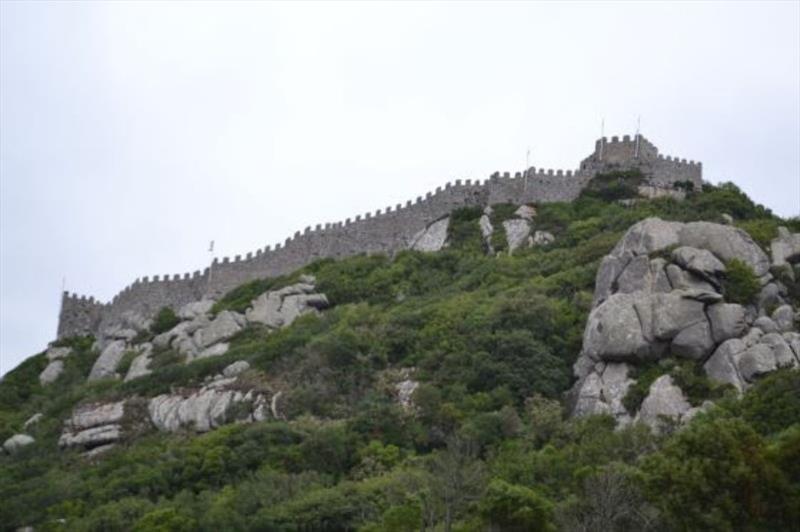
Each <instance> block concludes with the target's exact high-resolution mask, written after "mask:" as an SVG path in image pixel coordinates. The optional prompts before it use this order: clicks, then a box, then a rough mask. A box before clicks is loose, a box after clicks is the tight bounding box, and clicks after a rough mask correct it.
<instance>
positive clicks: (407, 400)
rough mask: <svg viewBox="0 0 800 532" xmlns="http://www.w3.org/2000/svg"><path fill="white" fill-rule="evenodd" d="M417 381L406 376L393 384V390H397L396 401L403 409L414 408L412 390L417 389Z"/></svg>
mask: <svg viewBox="0 0 800 532" xmlns="http://www.w3.org/2000/svg"><path fill="white" fill-rule="evenodd" d="M418 387H419V382H417V381H415V380H413V379H410V378H406V379H404V380H402V381H400V382H398V383H397V384H395V391H396V392H397V401H398V402H399V403H400V406H401V407H403V410H406V411H409V410H412V409H413V408H414V401H413V398H414V392H416V391H417V388H418Z"/></svg>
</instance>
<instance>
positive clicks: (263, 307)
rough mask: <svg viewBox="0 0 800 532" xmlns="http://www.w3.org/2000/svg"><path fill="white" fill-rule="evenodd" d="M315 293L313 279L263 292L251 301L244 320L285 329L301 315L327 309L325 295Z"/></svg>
mask: <svg viewBox="0 0 800 532" xmlns="http://www.w3.org/2000/svg"><path fill="white" fill-rule="evenodd" d="M315 291H316V288H315V286H314V278H313V277H307V278H305V279H301V282H299V283H296V284H293V285H290V286H287V287H284V288H281V289H280V290H273V291H269V292H265V293H263V294H261V295H260V296H258V297H257V298H256V299H254V300H253V302H252V306H251V307H250V308H248V309H247V311H246V312H245V319H246V320H247V321H248V322H250V323H260V324H262V325H266V326H267V327H270V328H274V329H277V328H280V327H285V326H287V325H290V324H291V323H292V322H293V321H294V320H296V319H297V318H298V317H300V316H302V315H303V314H307V313H313V312H317V311H319V310H322V309H325V308H327V307H328V305H329V304H328V298H327V297H325V294H318V293H315Z"/></svg>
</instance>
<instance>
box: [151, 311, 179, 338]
mask: <svg viewBox="0 0 800 532" xmlns="http://www.w3.org/2000/svg"><path fill="white" fill-rule="evenodd" d="M180 321H181V320H180V319H179V318H178V316H177V315H176V314H175V311H174V310H172V309H171V308H169V307H163V308H162V309H161V310H159V311H158V314H156V316H155V318H153V323H152V324H151V325H150V332H152V333H153V334H161V333H164V332H167V331H168V330H170V329H172V328H173V327H175V326H176V325H177V324H178V323H180Z"/></svg>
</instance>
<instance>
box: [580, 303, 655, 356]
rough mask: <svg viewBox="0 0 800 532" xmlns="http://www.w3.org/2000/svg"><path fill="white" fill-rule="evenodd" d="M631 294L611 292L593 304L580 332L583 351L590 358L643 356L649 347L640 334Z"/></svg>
mask: <svg viewBox="0 0 800 532" xmlns="http://www.w3.org/2000/svg"><path fill="white" fill-rule="evenodd" d="M636 301H637V297H636V296H635V295H631V294H614V295H612V296H611V297H609V298H608V299H607V300H605V301H604V302H603V303H602V304H601V305H600V306H598V307H596V308H595V309H594V310H593V311H592V312H591V314H589V319H588V321H587V323H586V329H585V330H584V333H583V352H584V354H585V355H586V356H588V357H590V358H591V359H593V360H612V361H614V360H616V361H625V360H631V359H637V358H638V359H646V358H648V357H649V355H650V352H651V349H650V343H649V342H648V341H647V339H646V338H645V337H644V334H642V327H641V324H640V321H639V316H638V314H637V312H636V307H635V303H636Z"/></svg>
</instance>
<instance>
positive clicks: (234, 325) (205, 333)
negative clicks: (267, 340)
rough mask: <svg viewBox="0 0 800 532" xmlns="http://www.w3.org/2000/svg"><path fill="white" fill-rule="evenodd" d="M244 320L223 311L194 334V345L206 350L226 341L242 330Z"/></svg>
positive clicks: (235, 314) (233, 313) (227, 311)
mask: <svg viewBox="0 0 800 532" xmlns="http://www.w3.org/2000/svg"><path fill="white" fill-rule="evenodd" d="M245 324H246V320H245V318H244V316H242V315H241V314H237V313H236V312H233V311H230V310H223V311H222V312H220V313H219V314H217V317H216V318H214V319H213V320H212V321H211V322H210V323H209V324H208V325H207V326H206V327H204V328H202V329H198V330H197V331H195V333H194V343H195V344H196V345H197V346H198V347H199V348H206V347H208V346H210V345H213V344H216V343H217V342H221V341H223V340H227V339H228V338H230V337H231V336H233V335H234V334H236V333H238V332H239V331H241V330H242V328H243V327H244V325H245Z"/></svg>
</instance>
